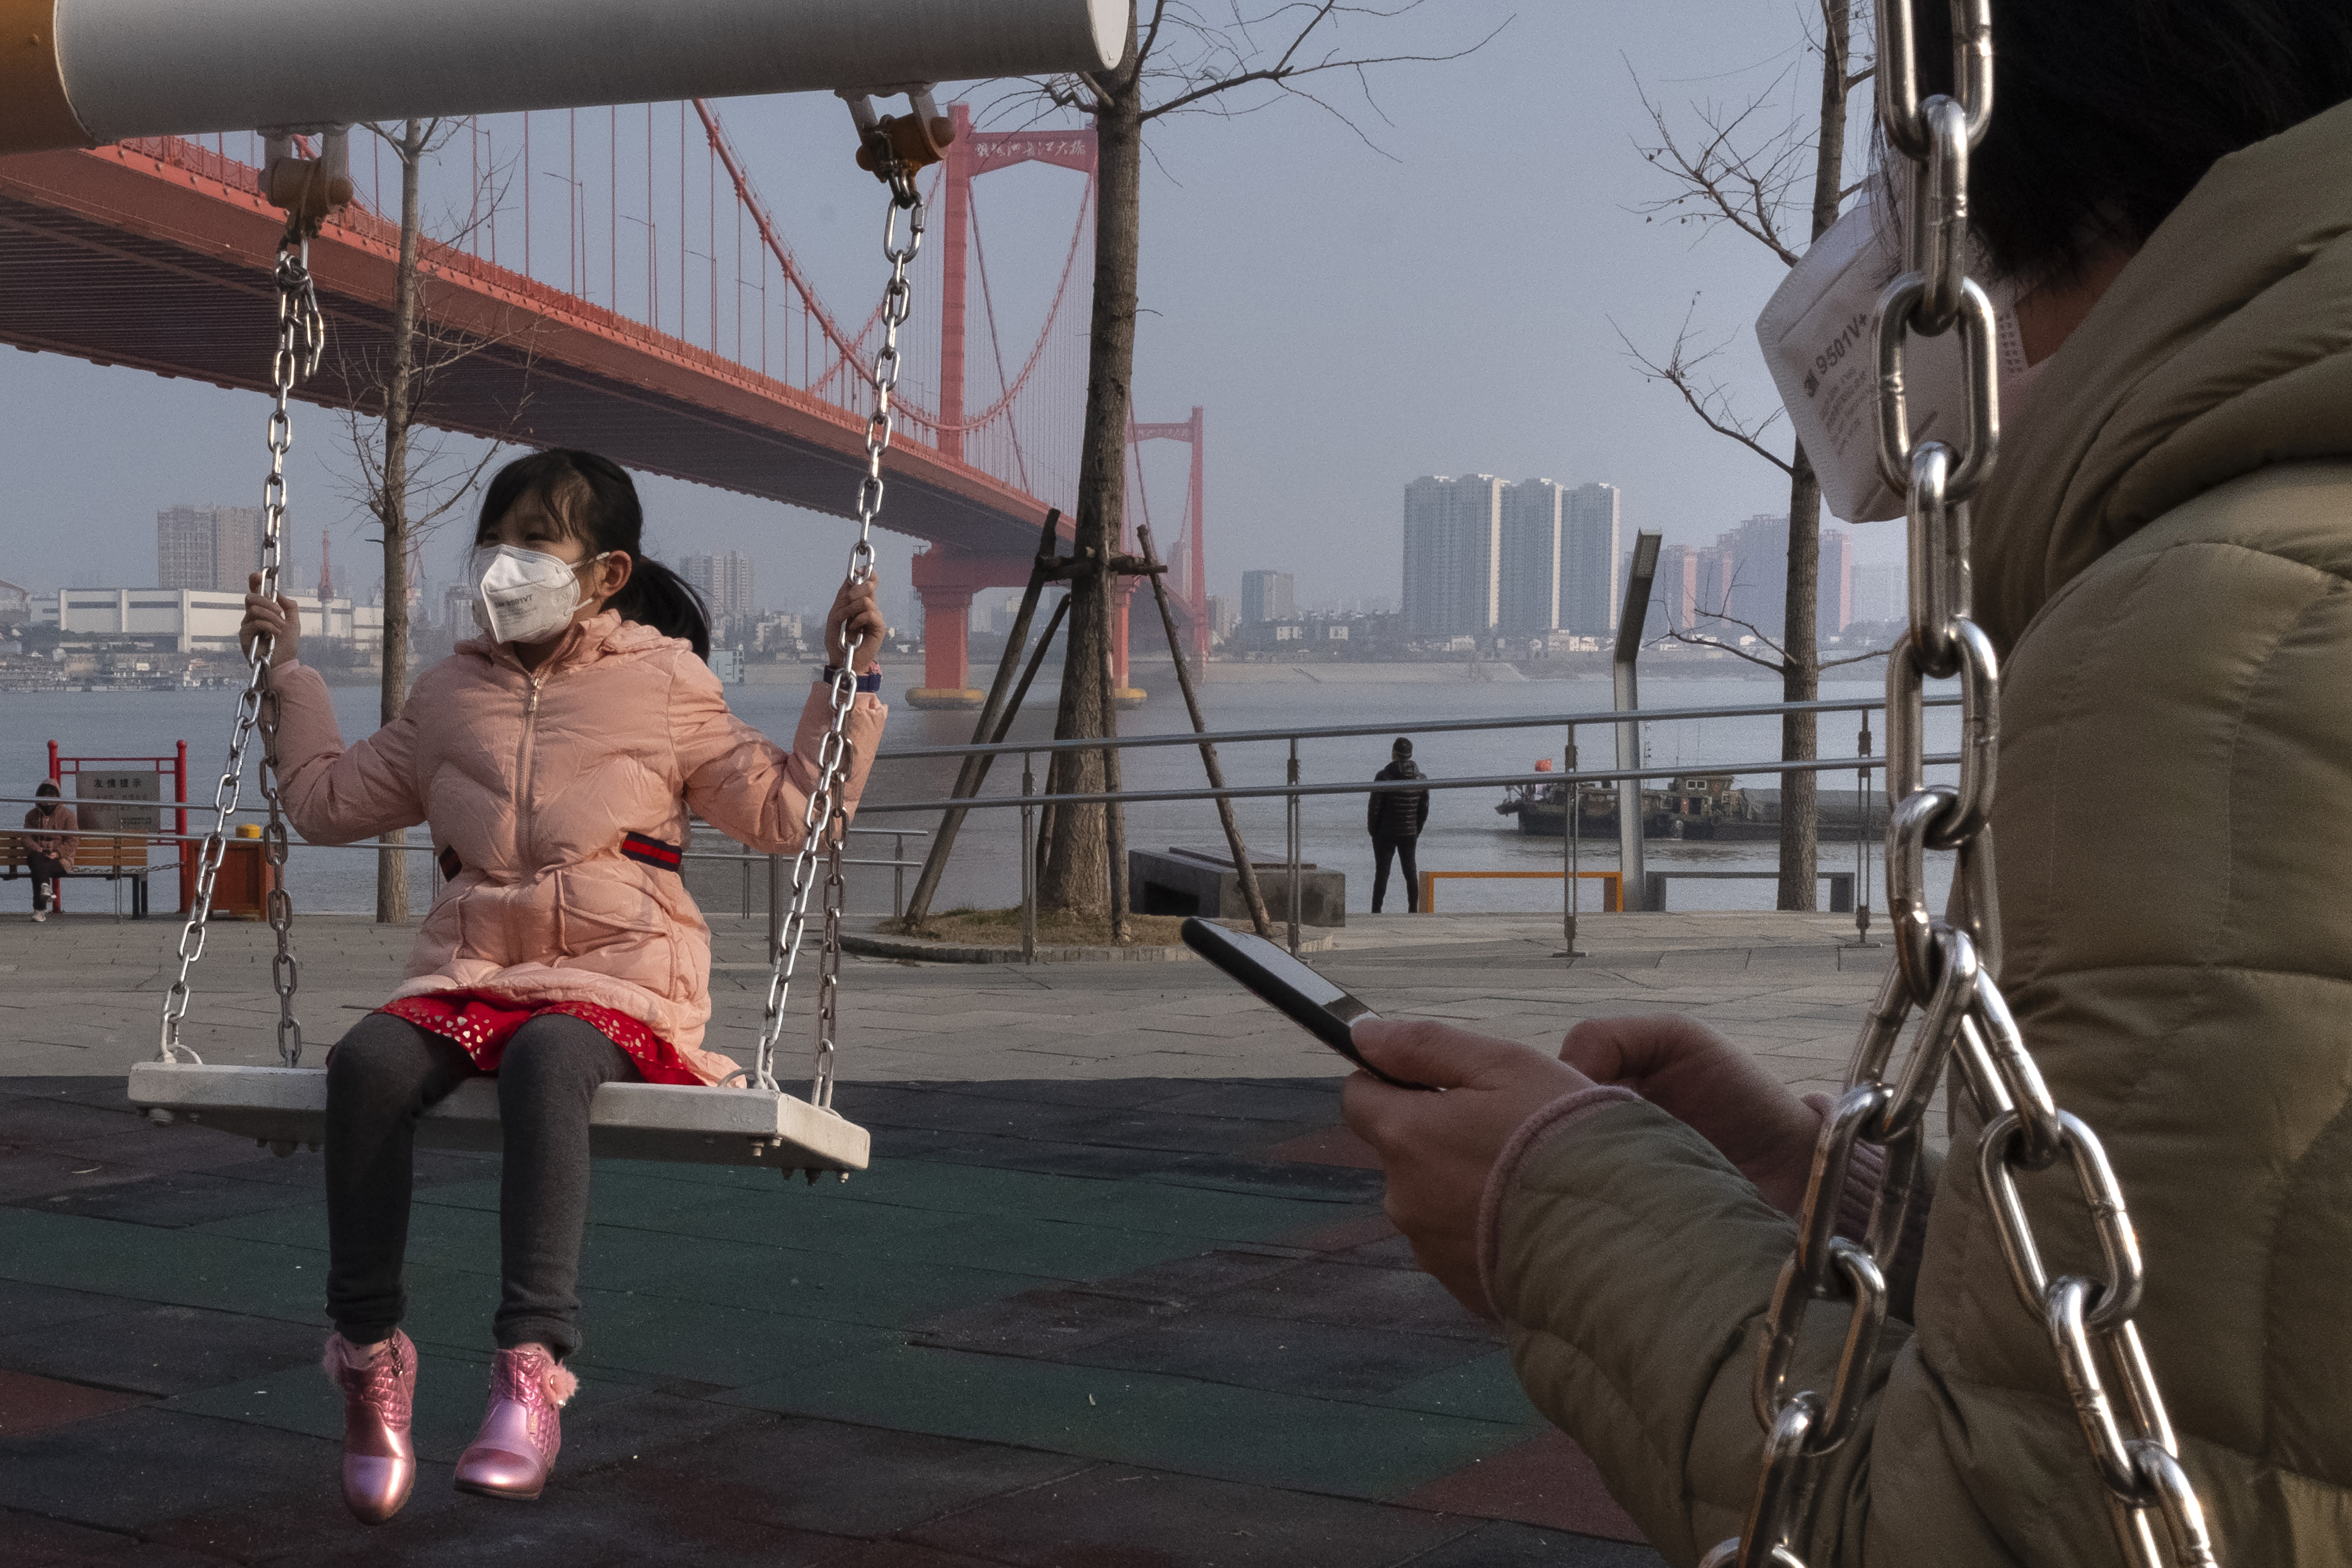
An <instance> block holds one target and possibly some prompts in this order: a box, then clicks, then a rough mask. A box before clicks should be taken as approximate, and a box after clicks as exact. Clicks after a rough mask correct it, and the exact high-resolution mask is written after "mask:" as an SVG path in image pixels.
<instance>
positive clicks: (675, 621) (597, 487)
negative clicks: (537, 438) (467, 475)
mask: <svg viewBox="0 0 2352 1568" xmlns="http://www.w3.org/2000/svg"><path fill="white" fill-rule="evenodd" d="M527 495H528V496H536V497H537V498H538V499H539V502H540V504H541V506H543V507H545V508H546V509H547V510H548V512H549V513H550V514H551V516H553V517H555V518H557V519H558V520H560V521H562V524H563V527H564V531H566V532H567V533H568V534H570V535H571V536H572V538H575V539H578V540H580V541H581V542H583V543H584V544H586V545H587V546H588V547H589V549H590V550H592V551H593V552H596V553H598V554H603V553H604V552H607V551H614V550H617V551H620V552H624V553H625V554H626V555H627V556H628V557H629V560H630V563H631V569H630V572H629V580H628V582H627V583H626V584H624V585H623V587H622V589H621V591H620V592H619V593H617V594H615V595H613V596H612V598H611V599H609V600H607V601H606V604H607V605H608V606H609V607H610V608H612V609H613V610H614V611H617V612H618V613H619V615H620V616H621V618H622V619H623V620H626V621H635V622H637V623H639V624H640V625H642V626H651V627H653V629H654V630H656V631H657V632H659V633H661V634H662V635H663V636H664V637H677V638H680V639H682V640H684V641H686V642H688V643H690V644H692V645H693V647H694V654H695V657H696V658H706V659H707V658H709V657H710V616H709V611H708V610H706V609H705V608H704V606H703V603H702V595H699V594H698V593H696V592H695V591H694V589H693V588H692V587H691V586H689V585H688V583H687V581H686V579H685V578H683V577H681V576H679V575H678V574H677V573H675V572H673V571H671V570H670V569H669V568H668V567H667V566H665V565H663V564H662V563H660V562H658V561H656V560H654V559H653V558H652V557H650V556H648V555H647V554H646V547H645V531H646V510H645V507H644V505H643V504H642V503H641V502H639V501H638V500H637V487H636V485H635V483H634V482H632V481H631V479H629V475H628V470H627V469H625V468H622V467H621V466H620V465H619V464H618V463H615V462H614V461H613V460H612V459H611V458H602V457H599V456H597V455H596V454H595V453H593V452H583V451H579V450H576V449H574V448H572V447H549V448H547V449H546V450H545V451H543V452H533V453H532V454H531V455H530V456H529V457H527V458H516V459H515V460H514V461H513V462H511V463H509V464H508V465H507V466H506V467H505V468H500V469H499V471H498V473H497V474H496V475H495V476H494V477H493V478H492V479H491V480H490V483H489V488H488V489H486V490H484V491H483V492H482V511H481V518H480V521H479V522H478V524H477V525H476V528H475V533H474V537H475V538H477V539H480V538H481V537H482V536H484V535H485V534H487V533H488V532H489V531H490V530H491V529H493V528H495V527H497V526H498V521H499V519H500V518H502V517H504V516H506V514H507V513H508V512H509V510H512V509H513V507H514V504H515V502H517V501H519V500H522V498H523V497H525V496H527Z"/></svg>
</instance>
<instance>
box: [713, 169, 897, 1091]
mask: <svg viewBox="0 0 2352 1568" xmlns="http://www.w3.org/2000/svg"><path fill="white" fill-rule="evenodd" d="M886 177H887V182H888V184H889V187H890V205H889V216H888V218H887V223H886V224H885V226H884V228H883V234H882V254H883V257H884V258H885V259H887V261H888V262H889V263H890V280H889V283H888V284H887V287H886V288H885V289H884V290H883V294H882V346H881V348H880V349H879V350H878V351H877V353H875V356H874V365H873V368H872V369H871V370H869V371H868V372H867V373H866V383H867V384H868V385H869V386H871V387H872V388H873V393H874V398H873V403H872V405H871V408H870V411H869V412H868V413H867V415H866V472H865V474H864V475H863V476H862V477H861V478H860V479H859V480H858V483H857V542H856V544H855V545H853V546H852V547H851V548H850V552H849V584H850V585H851V586H853V587H857V586H862V585H863V584H866V582H868V581H869V580H871V579H872V577H873V575H874V520H875V518H876V517H877V516H878V515H879V514H880V512H881V510H882V454H883V453H885V452H887V450H889V447H890V438H891V437H892V435H893V434H895V433H896V431H897V428H898V412H897V410H896V409H895V408H894V407H893V406H892V405H891V398H892V395H894V394H895V393H896V392H897V391H898V372H899V369H900V364H901V361H900V355H899V352H898V330H899V329H900V328H901V327H903V326H905V325H906V324H907V318H908V315H909V313H910V312H911V311H912V310H913V306H914V289H913V287H912V286H911V285H910V284H909V283H908V281H907V268H908V265H909V264H910V263H911V262H913V260H914V259H915V254H916V252H917V251H919V250H920V249H921V248H922V246H923V202H922V197H921V195H920V193H919V192H918V191H917V189H916V187H915V175H914V171H913V170H911V169H908V168H907V167H906V166H905V165H903V164H894V165H893V166H892V167H891V168H890V169H889V171H888V173H887V176H886ZM901 213H904V214H905V215H906V216H907V232H906V238H905V239H904V240H903V241H902V240H901V239H900V238H899V233H898V216H899V214H901ZM864 645H865V636H864V634H862V633H861V634H859V636H858V637H857V638H856V640H855V641H853V642H851V643H850V644H849V645H848V646H847V647H844V648H843V649H842V650H841V662H840V664H839V665H838V666H837V667H835V672H834V679H833V690H832V698H831V720H830V722H828V723H827V725H826V726H825V731H824V739H823V740H822V741H821V742H819V743H818V747H817V766H816V773H817V777H816V784H815V787H814V788H813V789H811V790H810V791H809V796H808V804H807V805H806V807H805V808H804V809H803V811H802V813H801V847H800V851H799V853H797V854H796V855H794V856H793V887H792V902H791V904H790V906H789V907H788V908H787V909H786V910H785V912H784V919H783V923H782V927H781V928H780V930H779V931H778V934H777V938H776V951H775V952H774V953H773V954H772V961H773V964H774V967H773V969H772V971H771V973H769V976H768V1005H767V1008H766V1011H765V1012H764V1013H763V1014H762V1015H761V1025H760V1048H759V1054H758V1055H757V1056H756V1057H755V1058H753V1062H752V1068H751V1083H752V1084H753V1085H754V1086H755V1087H757V1088H760V1089H768V1090H771V1091H772V1090H773V1089H775V1088H776V1071H775V1063H776V1046H777V1043H778V1042H779V1041H780V1040H781V1039H782V1036H783V1029H784V1007H785V1004H786V1003H787V1002H788V1001H789V1000H790V998H791V995H792V986H793V971H794V969H795V968H796V967H798V965H799V963H800V951H801V939H802V937H803V934H804V933H805V932H806V931H807V930H808V914H809V895H810V894H811V893H812V892H814V890H815V882H816V875H817V858H818V857H819V856H820V855H825V856H827V857H828V875H827V878H826V884H825V904H824V943H823V951H822V952H821V954H820V956H819V959H818V978H817V985H818V997H817V1001H818V1016H817V1042H816V1063H815V1068H814V1073H813V1074H812V1076H811V1079H810V1082H809V1100H810V1103H811V1104H813V1105H815V1106H817V1107H818V1108H820V1109H825V1108H829V1107H830V1106H831V1105H832V1104H833V1066H834V1011H833V1007H834V1000H835V985H836V984H837V976H838V973H839V969H840V964H841V948H840V924H841V910H840V907H839V903H838V899H839V897H840V889H841V885H842V884H841V867H840V860H841V843H840V834H841V832H842V831H845V814H844V812H843V810H842V805H841V781H842V779H843V777H844V776H845V774H846V773H848V771H849V768H848V764H849V742H848V739H847V737H846V736H845V734H844V733H843V731H844V729H845V726H846V725H847V724H848V722H849V710H850V706H851V704H852V703H853V702H855V701H856V696H857V661H856V655H857V650H858V649H859V648H860V647H863V646H864Z"/></svg>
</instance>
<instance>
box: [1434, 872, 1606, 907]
mask: <svg viewBox="0 0 2352 1568" xmlns="http://www.w3.org/2000/svg"><path fill="white" fill-rule="evenodd" d="M1564 875H1566V873H1565V872H1561V871H1423V873H1422V874H1421V912H1422V913H1423V914H1425V915H1426V914H1433V913H1435V912H1436V910H1437V883H1438V879H1440V878H1444V879H1448V880H1451V881H1465V880H1469V879H1480V880H1486V881H1528V880H1535V881H1543V882H1557V881H1559V879H1560V878H1561V877H1562V876H1564ZM1576 875H1577V877H1578V879H1580V880H1583V881H1597V882H1599V883H1600V884H1601V913H1602V914H1605V915H1613V914H1615V913H1616V912H1617V911H1618V910H1619V909H1621V908H1622V900H1621V899H1620V897H1619V892H1618V889H1619V883H1618V880H1617V873H1616V872H1614V871H1579V872H1578V873H1577V874H1576Z"/></svg>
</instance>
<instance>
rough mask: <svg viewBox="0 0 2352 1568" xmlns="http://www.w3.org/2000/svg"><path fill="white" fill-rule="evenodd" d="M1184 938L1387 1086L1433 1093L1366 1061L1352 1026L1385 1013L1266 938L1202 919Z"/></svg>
mask: <svg viewBox="0 0 2352 1568" xmlns="http://www.w3.org/2000/svg"><path fill="white" fill-rule="evenodd" d="M1183 937H1184V945H1185V946H1186V947H1189V948H1191V949H1192V951H1193V952H1197V953H1199V954H1200V955H1201V956H1202V958H1205V959H1207V960H1208V961H1209V962H1210V963H1213V964H1215V965H1216V966H1217V967H1218V968H1219V969H1222V970H1223V971H1224V972H1225V973H1227V974H1230V975H1232V976H1233V977H1234V979H1235V980H1238V981H1240V982H1241V983H1242V984H1244V985H1246V986H1248V987H1249V988H1250V989H1251V990H1252V991H1255V992H1256V993H1257V994H1258V995H1259V996H1261V997H1263V998H1264V999H1265V1001H1267V1002H1270V1003H1272V1004H1273V1005H1275V1007H1276V1009H1278V1010H1279V1011H1280V1012H1281V1013H1283V1015H1284V1016H1286V1017H1288V1018H1289V1019H1290V1021H1291V1022H1293V1023H1295V1024H1297V1026H1299V1027H1300V1028H1302V1029H1305V1030H1306V1031H1307V1033H1308V1034H1310V1035H1313V1036H1314V1037H1316V1038H1317V1039H1318V1040H1321V1041H1322V1042H1323V1043H1324V1044H1325V1045H1327V1046H1328V1047H1331V1048H1332V1049H1333V1050H1335V1051H1337V1052H1339V1054H1340V1055H1341V1056H1343V1057H1345V1058H1348V1059H1349V1061H1351V1062H1353V1063H1355V1064H1356V1065H1357V1066H1358V1067H1360V1068H1363V1069H1364V1070H1365V1071H1366V1072H1368V1073H1370V1074H1371V1075H1372V1076H1373V1077H1374V1078H1376V1079H1380V1080H1381V1082H1382V1083H1385V1084H1391V1085H1393V1086H1394V1087H1396V1088H1398V1089H1430V1086H1429V1085H1428V1084H1425V1083H1407V1082H1406V1081H1405V1080H1404V1079H1397V1078H1391V1077H1390V1076H1389V1075H1388V1074H1386V1073H1384V1072H1382V1071H1381V1069H1380V1068H1376V1067H1374V1066H1373V1065H1372V1064H1371V1063H1370V1062H1368V1061H1366V1060H1365V1059H1364V1058H1363V1057H1362V1056H1361V1055H1360V1053H1359V1052H1358V1051H1357V1049H1356V1042H1355V1039H1354V1037H1353V1036H1352V1034H1351V1033H1350V1032H1349V1031H1350V1026H1352V1025H1353V1024H1354V1023H1355V1021H1356V1020H1357V1019H1359V1018H1377V1017H1379V1016H1380V1015H1379V1014H1378V1013H1375V1012H1373V1011H1372V1010H1371V1009H1370V1007H1367V1006H1365V1005H1363V1004H1362V1003H1361V1002H1360V1001H1358V1000H1357V999H1356V998H1355V997H1353V996H1351V995H1349V994H1348V993H1347V992H1345V991H1342V990H1340V989H1339V987H1338V986H1337V985H1334V984H1331V982H1329V981H1328V980H1326V979H1325V978H1323V976H1321V975H1320V974H1318V973H1315V971H1313V970H1312V969H1309V968H1307V965H1305V964H1303V963H1299V962H1298V960H1297V959H1295V958H1293V957H1291V956H1290V954H1288V953H1286V952H1283V951H1282V949H1280V948H1278V947H1276V946H1275V945H1274V943H1272V942H1268V941H1266V940H1265V938H1264V937H1261V936H1252V935H1250V934H1249V933H1247V932H1246V931H1227V930H1226V929H1225V928H1224V927H1223V926H1221V925H1216V924H1214V923H1213V922H1211V921H1204V920H1201V919H1198V918H1197V917H1196V918H1194V919H1191V920H1187V921H1185V922H1184V927H1183ZM1431 1092H1432V1093H1434V1092H1436V1091H1435V1090H1434V1089H1431Z"/></svg>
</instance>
